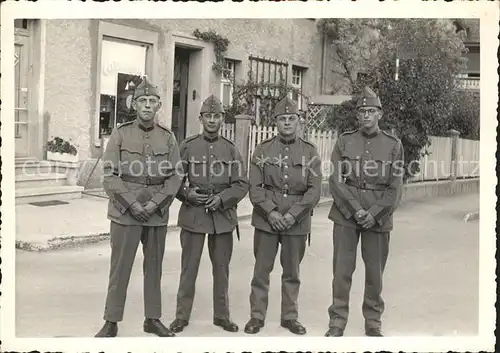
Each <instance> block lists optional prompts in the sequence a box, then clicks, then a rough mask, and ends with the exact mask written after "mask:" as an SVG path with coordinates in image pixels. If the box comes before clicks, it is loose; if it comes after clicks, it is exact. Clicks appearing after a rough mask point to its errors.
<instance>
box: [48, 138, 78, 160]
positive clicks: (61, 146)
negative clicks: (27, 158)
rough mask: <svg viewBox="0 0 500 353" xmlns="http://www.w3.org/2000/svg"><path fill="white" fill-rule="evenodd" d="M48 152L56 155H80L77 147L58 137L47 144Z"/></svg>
mask: <svg viewBox="0 0 500 353" xmlns="http://www.w3.org/2000/svg"><path fill="white" fill-rule="evenodd" d="M47 151H48V152H54V153H67V154H71V155H74V156H75V155H76V154H77V153H78V151H77V149H76V147H75V146H74V145H73V144H71V142H69V141H66V140H64V139H62V138H60V137H58V136H56V137H54V138H53V139H52V140H50V141H49V142H47Z"/></svg>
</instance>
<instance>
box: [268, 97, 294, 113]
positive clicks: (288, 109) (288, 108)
mask: <svg viewBox="0 0 500 353" xmlns="http://www.w3.org/2000/svg"><path fill="white" fill-rule="evenodd" d="M283 114H299V108H298V107H297V104H295V102H294V101H293V100H291V99H290V98H288V97H285V98H283V99H282V100H280V101H279V102H278V103H276V105H275V106H274V113H273V117H277V116H278V115H283Z"/></svg>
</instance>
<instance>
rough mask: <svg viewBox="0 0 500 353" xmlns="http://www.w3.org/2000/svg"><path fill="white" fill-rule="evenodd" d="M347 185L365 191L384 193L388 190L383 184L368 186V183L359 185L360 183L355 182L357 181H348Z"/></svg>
mask: <svg viewBox="0 0 500 353" xmlns="http://www.w3.org/2000/svg"><path fill="white" fill-rule="evenodd" d="M345 183H346V184H347V185H349V186H354V187H356V188H358V189H363V190H380V191H384V190H385V189H387V186H385V185H381V184H368V183H365V182H361V183H358V182H355V181H352V180H346V181H345Z"/></svg>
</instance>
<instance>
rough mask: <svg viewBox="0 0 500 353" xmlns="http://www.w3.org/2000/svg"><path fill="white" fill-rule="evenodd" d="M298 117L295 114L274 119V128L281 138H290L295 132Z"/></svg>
mask: <svg viewBox="0 0 500 353" xmlns="http://www.w3.org/2000/svg"><path fill="white" fill-rule="evenodd" d="M298 125H299V117H298V115H297V114H283V115H278V116H277V117H276V127H277V128H278V133H279V134H280V135H281V136H292V135H295V133H296V132H297V127H298Z"/></svg>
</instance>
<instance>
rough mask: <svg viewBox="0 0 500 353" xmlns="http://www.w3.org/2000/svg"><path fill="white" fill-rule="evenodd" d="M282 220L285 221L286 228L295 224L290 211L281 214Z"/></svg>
mask: <svg viewBox="0 0 500 353" xmlns="http://www.w3.org/2000/svg"><path fill="white" fill-rule="evenodd" d="M283 221H284V222H285V225H286V229H288V228H290V227H292V226H293V225H294V224H295V217H294V216H292V215H291V214H290V213H286V214H285V215H284V216H283Z"/></svg>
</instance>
